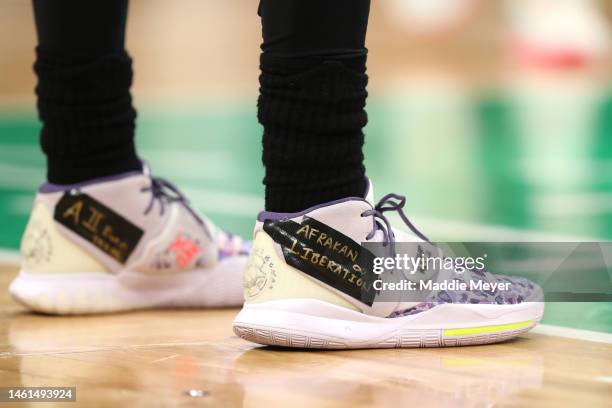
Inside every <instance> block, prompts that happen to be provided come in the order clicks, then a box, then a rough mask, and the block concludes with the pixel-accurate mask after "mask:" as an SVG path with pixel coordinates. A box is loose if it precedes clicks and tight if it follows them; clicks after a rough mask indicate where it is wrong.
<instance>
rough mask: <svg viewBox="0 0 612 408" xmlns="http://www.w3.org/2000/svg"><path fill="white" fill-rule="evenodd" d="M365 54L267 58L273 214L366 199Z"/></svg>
mask: <svg viewBox="0 0 612 408" xmlns="http://www.w3.org/2000/svg"><path fill="white" fill-rule="evenodd" d="M365 60H366V56H365V55H356V56H344V57H340V58H333V59H330V58H326V57H308V58H280V57H273V56H269V55H266V54H263V55H262V57H261V71H262V73H261V75H260V78H259V79H260V86H261V88H260V97H259V102H258V118H259V121H260V123H261V124H262V125H263V127H264V135H263V163H264V165H265V167H266V175H265V178H264V184H265V186H266V204H265V205H266V210H268V211H277V212H293V211H300V210H303V209H306V208H308V207H311V206H313V205H316V204H320V203H324V202H327V201H332V200H335V199H339V198H344V197H349V196H363V194H364V190H365V187H366V186H365V168H364V166H363V153H362V147H363V141H364V135H363V131H362V128H363V127H364V126H365V125H366V123H367V114H366V112H365V109H364V108H365V100H366V97H367V92H366V85H367V80H368V78H367V75H366V74H365Z"/></svg>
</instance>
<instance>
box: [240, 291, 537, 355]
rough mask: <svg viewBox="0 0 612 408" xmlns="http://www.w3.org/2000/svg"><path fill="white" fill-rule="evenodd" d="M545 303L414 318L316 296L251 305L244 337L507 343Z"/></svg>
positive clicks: (367, 343) (367, 344)
mask: <svg viewBox="0 0 612 408" xmlns="http://www.w3.org/2000/svg"><path fill="white" fill-rule="evenodd" d="M543 312H544V304H543V303H541V302H529V303H527V302H526V303H521V304H516V305H487V304H482V305H471V304H441V305H438V306H436V307H434V308H432V309H430V310H427V311H424V312H421V313H418V314H416V315H411V316H403V317H397V318H381V317H375V316H368V315H365V314H363V313H360V312H356V311H353V310H349V309H346V308H342V307H339V306H336V305H333V304H330V303H326V302H322V301H319V300H313V299H292V300H277V301H271V302H265V303H259V304H245V305H244V307H243V309H242V311H241V312H240V313H239V314H238V316H237V317H236V318H235V320H234V323H233V328H234V333H236V335H238V336H239V337H241V338H243V339H245V340H248V341H251V342H254V343H258V344H263V345H273V346H283V347H296V348H309V349H310V348H314V349H360V348H404V347H406V348H407V347H448V346H464V345H476V344H489V343H497V342H501V341H505V340H508V339H511V338H513V337H516V336H518V335H520V334H522V333H525V332H527V331H529V330H530V329H532V328H533V327H534V326H535V325H536V324H537V323H538V322H539V321H540V319H541V318H542V314H543Z"/></svg>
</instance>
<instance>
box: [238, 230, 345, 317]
mask: <svg viewBox="0 0 612 408" xmlns="http://www.w3.org/2000/svg"><path fill="white" fill-rule="evenodd" d="M243 286H244V298H245V301H246V303H253V304H255V303H263V302H269V301H275V300H285V299H316V300H320V301H323V302H327V303H331V304H333V305H336V306H340V307H344V308H347V309H351V310H357V309H356V308H355V306H353V305H352V304H351V303H349V302H348V301H347V300H345V299H344V298H343V297H341V296H340V295H338V294H336V293H334V292H333V291H332V290H330V289H328V288H326V287H324V286H323V285H322V284H319V283H318V282H316V281H315V280H314V279H312V278H310V277H308V276H306V275H305V274H303V273H301V272H300V271H299V270H297V269H295V268H294V267H292V266H290V265H288V264H287V263H286V262H285V260H284V259H283V258H282V256H281V255H279V254H278V252H277V250H276V248H275V243H274V241H273V240H272V238H271V237H270V236H269V235H268V234H267V233H266V232H265V231H257V233H256V234H255V238H254V240H253V249H252V251H251V255H250V256H249V260H248V261H247V265H246V267H245V269H244V274H243Z"/></svg>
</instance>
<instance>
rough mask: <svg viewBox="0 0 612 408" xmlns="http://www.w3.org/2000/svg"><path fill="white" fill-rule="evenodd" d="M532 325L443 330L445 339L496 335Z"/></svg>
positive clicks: (510, 324)
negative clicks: (483, 334) (484, 334)
mask: <svg viewBox="0 0 612 408" xmlns="http://www.w3.org/2000/svg"><path fill="white" fill-rule="evenodd" d="M531 325H533V320H527V321H526V322H520V323H508V324H497V325H494V326H481V327H468V328H465V329H445V330H444V335H445V336H447V337H456V336H470V335H472V334H482V333H496V332H503V331H506V330H514V329H520V328H522V327H528V326H531Z"/></svg>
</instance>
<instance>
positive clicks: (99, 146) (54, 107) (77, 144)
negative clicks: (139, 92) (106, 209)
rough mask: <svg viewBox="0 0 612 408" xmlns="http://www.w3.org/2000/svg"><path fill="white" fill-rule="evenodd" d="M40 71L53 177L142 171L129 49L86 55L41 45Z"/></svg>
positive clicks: (63, 180) (44, 142)
mask: <svg viewBox="0 0 612 408" xmlns="http://www.w3.org/2000/svg"><path fill="white" fill-rule="evenodd" d="M34 70H35V72H36V74H37V76H38V85H37V87H36V94H37V96H38V112H39V116H40V119H41V121H42V124H43V127H42V131H41V146H42V149H43V151H44V152H45V153H46V155H47V163H48V167H47V179H48V180H49V181H50V182H53V183H58V184H69V183H76V182H80V181H84V180H89V179H93V178H98V177H104V176H108V175H113V174H118V173H122V172H127V171H132V170H141V167H142V166H141V163H140V160H139V159H138V157H137V155H136V151H135V147H134V120H135V118H136V111H135V110H134V108H133V107H132V98H131V95H130V91H129V89H130V85H131V83H132V61H131V59H130V57H129V56H128V55H127V54H126V53H120V54H109V55H106V56H85V55H83V56H81V55H72V54H60V53H57V52H51V51H49V50H46V49H44V48H43V47H38V48H37V59H36V62H35V64H34Z"/></svg>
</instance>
